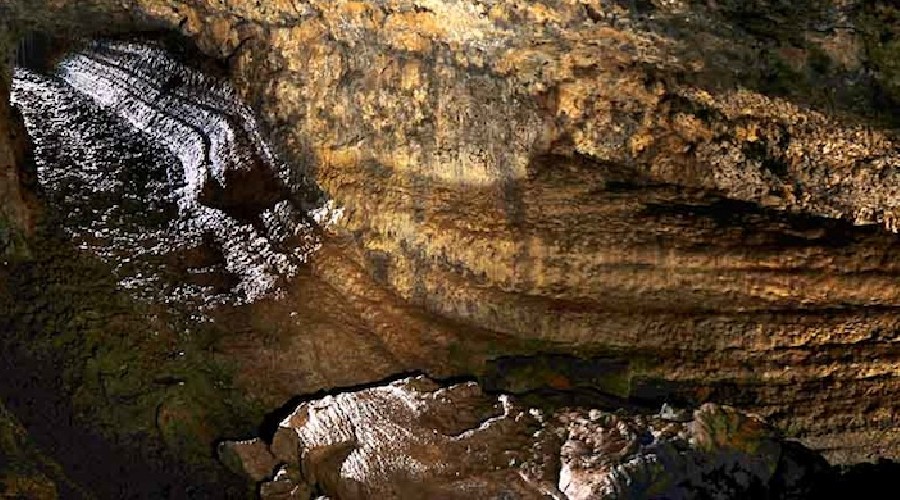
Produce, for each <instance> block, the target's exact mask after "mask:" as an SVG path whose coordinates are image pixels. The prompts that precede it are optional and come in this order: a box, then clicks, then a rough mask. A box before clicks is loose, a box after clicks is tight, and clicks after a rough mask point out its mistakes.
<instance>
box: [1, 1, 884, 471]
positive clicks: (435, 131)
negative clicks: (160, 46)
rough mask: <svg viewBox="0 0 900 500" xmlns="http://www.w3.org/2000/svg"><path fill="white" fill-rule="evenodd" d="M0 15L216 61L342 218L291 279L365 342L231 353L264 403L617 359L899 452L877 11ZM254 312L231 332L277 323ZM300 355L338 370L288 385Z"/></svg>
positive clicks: (227, 9)
mask: <svg viewBox="0 0 900 500" xmlns="http://www.w3.org/2000/svg"><path fill="white" fill-rule="evenodd" d="M0 14H2V19H4V21H5V22H6V23H13V24H15V25H16V26H17V29H16V32H21V31H22V30H27V29H39V30H40V29H43V30H55V31H61V32H66V31H71V32H74V33H77V32H81V33H96V32H103V31H108V30H111V29H115V30H127V29H128V28H129V27H132V26H141V27H144V28H170V29H178V30H180V31H181V32H182V33H184V34H185V35H187V36H188V37H190V39H191V40H193V41H194V43H196V44H197V46H198V47H200V48H201V49H202V50H203V51H205V52H206V53H208V54H212V55H216V56H218V57H221V58H223V59H225V60H227V62H228V64H229V71H230V77H231V80H232V81H233V82H234V84H235V85H236V87H237V88H238V90H239V92H241V94H242V95H243V97H244V98H245V100H246V101H247V102H248V103H249V104H250V105H252V106H253V107H254V109H256V110H257V111H258V112H259V113H260V116H261V119H262V121H263V122H264V123H265V125H266V127H267V128H268V129H269V130H270V131H271V135H272V137H273V138H274V139H276V141H277V143H279V144H280V145H281V146H282V148H283V149H284V150H285V151H286V152H288V153H289V154H290V155H291V159H292V160H293V161H294V162H295V163H296V164H297V165H302V166H303V168H302V170H303V171H304V172H307V171H309V172H314V175H315V179H316V181H317V183H318V185H319V186H320V187H321V188H322V190H323V191H324V192H325V194H326V195H327V196H329V197H330V198H331V199H332V200H333V201H334V202H335V203H336V205H337V206H339V207H341V208H343V209H344V214H345V217H344V218H343V219H342V221H341V224H342V226H341V230H340V231H338V232H337V234H336V235H334V236H333V237H332V238H331V239H329V240H328V241H325V242H324V243H323V248H322V249H321V251H320V252H319V253H318V254H317V256H316V257H315V259H313V261H312V262H311V264H310V274H311V276H312V277H311V278H310V279H309V280H310V281H311V282H313V283H315V284H316V286H317V287H318V288H316V289H315V290H316V292H319V291H320V290H321V291H323V292H322V293H314V294H312V295H315V297H314V298H312V299H309V300H310V301H312V302H313V303H314V304H315V305H316V306H318V307H315V308H310V309H314V310H320V311H321V310H325V311H327V312H325V313H322V314H323V315H325V316H327V319H326V320H322V321H320V322H319V326H317V325H316V324H315V323H317V321H316V320H315V319H313V320H310V321H309V323H312V325H304V327H305V328H309V329H310V330H313V331H318V330H317V329H320V328H321V331H323V332H328V331H333V329H332V328H331V325H334V324H338V325H340V326H342V327H346V328H345V331H349V332H352V334H353V335H354V338H356V339H360V340H358V341H354V342H352V343H350V348H349V349H347V344H348V343H347V342H337V341H333V340H331V341H329V340H327V339H326V338H325V337H326V335H321V336H316V335H313V336H311V337H301V336H299V335H296V331H297V329H296V328H295V327H292V326H285V329H284V330H279V331H278V332H277V333H278V335H276V336H277V337H278V338H279V339H280V340H281V344H279V345H277V346H275V347H272V348H268V347H266V348H260V347H259V346H258V344H259V343H260V342H258V341H257V340H258V338H259V337H263V336H265V335H264V334H263V333H260V331H261V330H262V329H263V328H262V327H258V328H257V329H256V331H255V332H250V333H248V335H247V336H246V338H245V339H237V340H233V341H232V344H231V345H230V346H227V347H228V348H230V349H232V352H236V353H239V355H238V356H239V358H240V359H243V363H244V365H243V366H242V367H241V374H242V378H241V379H240V380H241V384H243V386H244V387H248V388H251V389H253V390H254V391H256V392H259V393H264V392H266V391H270V392H269V394H267V397H269V398H270V400H278V399H279V398H281V400H284V399H286V398H287V397H288V396H290V395H292V394H296V393H303V392H309V391H312V390H316V389H319V388H321V387H327V386H333V385H346V384H352V383H359V382H361V381H363V380H359V379H371V378H372V376H373V375H376V374H382V375H384V374H385V373H386V372H390V371H391V370H398V369H400V370H405V369H410V368H422V367H425V368H428V369H432V368H433V369H434V371H436V372H441V373H444V374H446V373H452V372H453V371H454V370H458V369H459V366H454V362H452V361H446V360H443V361H442V360H440V359H438V358H436V357H435V354H434V353H440V352H445V351H450V352H451V353H455V354H456V355H459V354H460V351H459V350H458V348H459V346H465V350H464V351H463V355H464V356H465V357H467V358H472V359H474V360H475V361H473V364H477V361H478V360H479V359H481V358H484V357H489V355H491V354H497V352H496V351H494V352H488V353H487V354H486V353H485V352H486V351H487V350H485V351H479V348H478V347H476V346H475V344H474V343H473V344H466V341H467V339H468V338H470V337H471V338H473V339H474V338H477V339H484V338H488V339H493V338H497V339H503V341H502V342H500V341H498V342H497V343H496V345H499V347H498V348H497V350H500V351H504V350H506V349H507V348H508V346H509V345H511V341H510V340H509V339H513V338H516V339H523V340H525V341H529V342H538V343H555V344H557V345H559V346H560V348H561V349H562V350H567V351H572V350H576V349H577V350H578V351H579V352H581V353H585V354H600V355H605V356H615V357H618V358H619V359H622V360H625V361H626V362H627V364H628V368H627V373H625V376H624V377H623V378H625V379H626V380H627V381H628V383H627V384H626V385H625V389H626V392H627V393H628V394H630V395H635V396H640V395H646V394H648V393H652V392H653V391H657V392H656V393H657V394H658V393H659V391H664V392H667V393H669V394H673V395H675V396H678V397H681V398H685V399H688V400H692V401H704V400H714V401H719V402H728V403H733V404H736V405H739V406H740V407H742V408H747V409H750V410H753V411H756V412H759V413H760V414H762V415H764V416H766V417H767V418H770V419H771V420H772V421H773V422H774V423H776V424H777V425H779V426H781V427H782V428H784V429H786V430H788V431H790V432H791V433H792V434H796V435H799V436H802V437H803V438H804V439H805V440H806V441H805V442H806V443H809V444H810V445H812V446H814V447H816V448H823V449H827V450H829V453H830V454H831V455H830V456H831V457H832V458H834V459H837V460H856V459H860V458H872V457H875V456H884V457H896V456H897V454H898V451H900V447H898V443H900V433H898V421H897V415H898V414H900V413H898V411H897V410H898V407H897V405H898V404H900V403H898V401H900V398H898V397H897V395H898V391H900V384H898V383H897V370H896V363H897V350H896V348H895V347H896V346H895V344H896V340H897V333H896V332H897V320H896V317H895V316H896V314H895V313H896V307H897V305H898V303H900V302H898V300H900V289H898V288H897V286H896V284H895V275H896V272H897V264H896V262H898V259H897V252H898V246H897V236H896V234H895V232H894V231H895V230H896V229H897V227H896V222H895V220H896V212H897V210H898V208H897V206H898V204H900V201H898V200H900V197H898V196H897V194H898V193H897V189H898V186H900V180H898V177H897V176H898V173H897V170H896V168H895V166H894V165H895V164H896V162H897V159H898V157H897V153H896V145H895V143H896V140H897V138H896V134H895V133H894V131H893V128H892V127H894V126H895V125H896V122H895V121H893V116H892V115H893V114H894V111H895V110H896V109H897V107H896V103H897V102H898V101H897V88H898V84H897V74H898V72H897V69H896V58H894V57H892V52H891V48H892V47H894V46H895V45H896V43H895V42H890V43H879V42H877V40H882V39H884V40H890V37H889V36H887V35H889V34H890V32H891V30H892V29H893V28H891V27H890V23H889V22H885V19H887V20H888V21H889V20H890V19H891V17H890V16H891V15H892V14H891V7H890V4H889V3H886V2H854V1H843V0H842V1H838V0H827V1H826V0H822V1H820V0H809V1H804V2H799V3H795V2H792V3H788V2H761V1H760V2H757V1H753V2H732V1H717V2H689V1H666V2H662V1H659V2H658V1H650V2H606V1H604V2H600V1H599V0H584V1H577V2H576V1H567V0H535V1H528V2H519V1H477V0H418V1H412V0H383V1H374V0H373V1H356V2H351V1H338V2H334V1H325V0H322V1H317V0H310V1H302V2H301V1H294V2H258V3H257V2H244V1H240V0H233V1H227V2H220V1H196V2H178V1H168V0H134V1H126V2H121V1H116V2H112V1H104V0H92V1H90V2H66V1H60V0H54V1H45V2H35V1H33V0H22V1H16V0H5V1H3V2H2V3H0ZM882 35H885V36H882ZM873 40H874V41H873ZM7 43H8V44H9V45H8V47H9V50H10V51H11V50H12V45H11V42H7ZM822 89H829V90H822ZM4 123H5V125H0V127H8V123H9V122H8V121H4ZM0 141H2V139H0ZM3 147H4V146H2V145H0V154H3V153H2V152H3V151H4V149H3ZM7 151H8V149H7ZM6 155H7V156H6V157H7V158H9V157H10V156H9V154H8V153H6ZM0 161H2V156H0ZM5 172H11V170H9V169H7V170H5ZM16 175H18V174H13V175H10V176H7V177H5V178H4V181H3V184H2V187H0V193H17V192H18V191H17V189H18V188H16V187H15V186H17V185H18V184H16V182H17V181H16V178H15V176H16ZM3 196H6V195H3ZM6 199H7V198H4V200H6ZM8 199H9V200H11V201H10V204H9V206H8V207H7V208H6V210H7V211H16V212H15V213H20V212H18V211H20V210H21V207H23V206H24V205H22V204H21V203H19V202H18V195H10V196H9V197H8ZM3 203H4V204H6V201H3ZM4 206H6V205H4ZM308 283H309V282H307V284H308ZM298 290H302V286H301V283H300V280H298ZM307 296H308V295H304V294H302V293H297V294H295V295H289V298H288V300H294V301H296V302H295V303H294V304H291V305H292V306H296V308H298V309H302V308H303V307H306V306H307V305H308V303H305V301H306V300H307V299H306V297H307ZM265 307H268V306H258V307H256V308H250V314H248V315H245V317H244V318H243V319H241V320H240V321H243V322H244V323H242V324H259V323H266V324H272V323H273V322H270V321H266V319H267V316H266V314H267V313H266V312H265ZM273 307H276V306H273ZM287 310H288V311H290V310H291V309H290V308H288V309H287ZM240 315H243V312H242V313H241V314H239V316H240ZM254 315H255V316H254ZM248 318H249V319H248ZM253 318H258V320H254V319H253ZM289 323H290V322H289V321H288V320H285V321H284V324H285V325H288V324H289ZM278 324H279V325H280V324H281V323H278ZM321 325H325V326H321ZM270 331H271V330H270ZM309 338H311V339H314V340H308V339H309ZM422 339H425V340H422ZM242 342H244V343H245V344H244V345H242ZM310 343H312V344H313V345H314V346H315V347H319V348H322V352H323V353H325V355H323V356H315V357H316V358H329V359H331V358H335V357H337V358H341V356H342V355H343V354H344V352H345V350H346V351H349V353H350V354H349V355H347V356H346V358H344V359H345V362H344V361H341V360H340V359H338V360H337V361H334V362H332V361H329V362H328V363H321V362H320V363H321V364H323V365H324V364H330V365H331V366H330V367H323V368H322V371H318V370H308V371H307V367H305V366H304V365H303V363H301V362H298V360H307V359H309V358H311V357H313V356H312V355H310V354H308V353H310V352H313V350H312V349H310V348H309V344H310ZM423 344H426V345H424V346H423ZM247 345H250V346H252V347H246V346H247ZM480 345H483V344H480ZM245 347H246V348H245ZM540 347H541V348H544V347H546V345H541V346H540ZM451 348H452V349H451ZM454 349H456V350H454ZM371 352H378V353H379V356H376V357H370V356H368V354H369V353H371ZM329 353H330V354H331V356H328V354H329ZM385 353H387V354H385ZM501 353H502V352H501ZM448 357H452V354H451V356H448ZM371 359H374V361H371ZM361 360H363V361H364V362H365V364H364V365H361V366H362V367H363V368H361V369H360V370H359V371H356V370H355V368H356V366H357V364H359V363H360V361H361ZM366 360H369V361H366ZM260 366H266V367H268V366H274V367H276V368H274V369H273V370H260ZM348 367H352V368H353V370H348Z"/></svg>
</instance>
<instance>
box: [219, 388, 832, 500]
mask: <svg viewBox="0 0 900 500" xmlns="http://www.w3.org/2000/svg"><path fill="white" fill-rule="evenodd" d="M670 413H671V412H670ZM673 415H674V413H672V414H666V413H665V412H663V413H662V414H659V415H646V416H645V415H628V414H626V413H617V414H613V413H608V412H603V411H599V410H583V409H565V410H560V411H557V412H555V413H553V414H552V415H546V414H544V413H542V412H541V411H540V410H535V409H532V410H527V409H526V408H523V407H520V406H518V404H516V403H515V402H514V400H513V399H512V398H509V397H505V396H501V397H499V398H497V397H492V396H489V395H486V394H484V393H482V391H481V389H480V388H479V387H478V385H477V384H475V383H464V384H458V385H452V386H449V387H439V386H438V385H437V384H435V383H434V382H432V381H430V380H428V379H424V378H421V377H419V378H415V379H404V380H399V381H396V382H393V383H391V384H389V385H385V386H380V387H374V388H371V389H365V390H362V391H358V392H351V393H343V394H339V395H337V396H333V397H332V396H327V397H325V398H324V399H320V400H316V401H311V402H309V403H304V404H302V405H300V406H298V407H297V408H296V409H295V410H294V411H293V412H292V413H290V415H289V416H288V417H287V418H285V419H284V421H282V422H281V423H280V424H279V426H278V429H277V430H276V431H275V434H274V436H273V438H272V441H271V444H269V445H268V446H267V445H265V444H264V443H262V442H260V441H250V442H235V443H224V444H223V445H221V447H220V449H221V453H222V455H223V456H225V457H226V460H229V459H230V460H231V461H232V462H233V463H234V465H235V466H243V467H244V470H246V471H247V472H248V473H250V474H251V475H254V476H255V479H257V480H259V479H263V478H265V477H273V476H274V477H275V480H274V481H272V482H269V483H266V484H264V485H263V486H262V492H263V495H262V496H263V498H300V497H301V495H307V497H308V495H309V494H310V493H309V492H312V491H316V490H318V491H321V492H324V493H325V494H327V495H329V496H331V497H333V498H348V499H350V498H385V499H388V498H409V499H414V498H460V499H462V498H535V499H538V498H558V499H563V498H568V499H579V500H586V499H612V498H615V499H626V498H634V499H638V498H640V499H649V498H668V499H676V498H803V497H809V496H810V495H815V494H819V495H821V494H822V493H823V491H825V490H822V489H819V490H816V489H815V488H821V487H823V486H824V485H826V484H828V481H829V480H830V479H831V477H830V476H829V474H830V471H829V470H828V465H827V463H826V462H825V460H824V459H822V458H821V457H819V456H816V455H814V454H813V453H811V452H809V451H808V450H804V449H803V448H802V447H800V446H798V445H796V444H795V443H787V442H785V441H783V440H781V439H780V438H779V437H778V436H777V434H776V433H775V432H774V431H773V430H772V429H770V428H769V427H768V426H766V425H765V424H764V423H763V422H762V421H761V420H759V419H757V418H756V417H753V416H748V415H745V414H741V413H739V412H737V411H735V410H734V409H732V408H728V407H719V406H716V405H711V404H709V405H704V406H702V407H701V408H699V409H698V410H697V411H696V412H694V415H693V418H691V417H687V418H677V417H674V416H673ZM267 457H268V458H267ZM788 463H790V464H791V465H792V466H793V467H788V466H787V464H788ZM266 468H268V469H269V470H268V471H267V472H262V471H265V469H266ZM276 468H277V469H278V472H277V473H276V474H273V472H274V470H275V469H276ZM817 483H818V484H817ZM288 492H294V493H293V494H294V495H296V496H294V497H291V496H290V494H289V493H288ZM303 498H306V497H303ZM810 498H814V497H810Z"/></svg>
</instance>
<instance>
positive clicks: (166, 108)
mask: <svg viewBox="0 0 900 500" xmlns="http://www.w3.org/2000/svg"><path fill="white" fill-rule="evenodd" d="M233 94H234V91H233V89H232V88H231V87H230V86H229V85H228V84H227V83H225V82H222V81H219V80H216V79H214V78H213V77H209V76H205V75H203V74H202V73H200V72H199V71H197V70H195V69H192V68H189V67H187V66H186V65H185V64H183V63H180V62H179V61H177V60H176V59H174V58H173V57H172V56H170V55H168V54H167V53H166V52H165V50H164V49H163V48H162V47H159V46H155V45H147V44H129V43H116V42H111V41H96V42H94V43H92V44H91V45H90V46H87V47H83V48H82V49H80V50H79V51H77V52H74V53H72V54H71V55H69V56H67V57H66V58H64V59H63V60H62V61H61V62H60V63H59V65H58V67H57V68H56V69H55V71H54V72H53V73H52V74H41V73H38V72H34V71H30V70H27V69H24V68H22V69H18V70H17V72H16V78H15V85H14V91H13V103H14V104H15V105H17V106H18V108H19V109H21V110H22V111H23V113H24V114H25V119H26V123H27V125H28V127H29V129H30V133H31V136H32V137H33V138H34V141H35V142H36V146H37V147H36V149H35V152H34V157H35V162H36V163H37V165H38V169H39V173H40V180H41V187H42V188H43V190H44V192H45V193H46V196H47V197H49V198H51V199H52V200H53V202H54V203H57V204H59V205H66V206H68V211H69V213H68V215H67V217H66V221H65V222H64V225H65V229H66V230H67V231H68V232H69V233H70V234H71V235H72V237H73V239H74V240H75V242H76V244H77V245H79V246H80V247H81V248H82V249H83V250H86V251H88V252H90V253H93V254H96V255H98V256H100V257H101V258H103V259H104V260H107V261H110V262H112V263H113V264H115V265H117V268H118V270H119V272H120V274H121V276H120V281H121V284H122V287H123V288H124V289H126V290H131V291H132V293H134V294H136V295H137V296H139V297H142V298H145V299H148V300H153V301H157V302H165V303H170V302H172V303H182V305H183V303H189V304H193V305H194V306H195V307H198V308H200V309H208V308H209V307H211V306H214V305H216V304H235V303H238V304H239V303H244V302H253V301H256V300H259V299H260V298H262V297H265V296H267V295H272V294H274V293H275V292H277V290H278V287H279V286H281V285H283V283H284V282H285V280H288V279H290V278H291V277H293V276H294V275H295V274H296V273H297V268H298V266H299V265H300V264H302V263H304V262H305V261H306V259H307V257H308V256H309V254H310V253H311V252H312V251H313V250H315V249H316V248H317V247H318V245H319V242H318V237H317V235H316V230H315V229H314V228H313V224H315V221H314V218H315V217H316V214H315V213H313V212H312V211H310V212H305V211H304V210H303V209H301V208H300V207H298V206H297V203H296V202H295V201H294V200H303V199H304V197H305V198H306V199H307V201H306V203H307V204H308V205H309V206H310V207H311V209H314V208H316V207H315V204H314V203H315V202H316V199H315V195H314V194H310V193H308V192H299V189H298V190H297V191H298V192H296V193H292V192H291V189H290V188H289V187H288V185H287V184H286V183H285V181H284V180H282V179H281V178H279V174H281V176H282V177H284V178H285V179H286V178H287V177H288V175H289V174H288V173H286V172H284V169H285V168H286V167H285V166H284V164H283V162H281V161H280V160H278V159H276V157H275V156H274V154H273V153H272V152H271V151H270V150H269V147H268V145H267V144H266V143H265V141H264V140H263V139H262V137H261V136H260V134H259V130H258V127H257V125H256V122H255V120H254V118H253V116H252V114H251V113H250V111H249V110H248V108H247V107H246V106H245V105H244V104H243V103H241V102H240V100H239V99H238V98H236V97H235V96H234V95H233ZM318 210H319V211H322V210H323V209H322V208H319V209H318ZM179 272H180V273H181V274H179Z"/></svg>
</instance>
